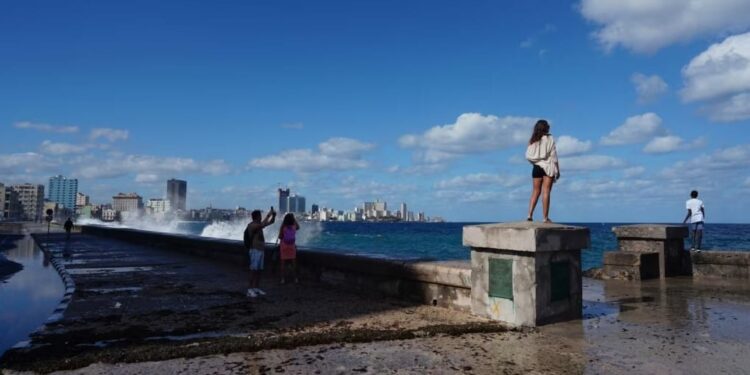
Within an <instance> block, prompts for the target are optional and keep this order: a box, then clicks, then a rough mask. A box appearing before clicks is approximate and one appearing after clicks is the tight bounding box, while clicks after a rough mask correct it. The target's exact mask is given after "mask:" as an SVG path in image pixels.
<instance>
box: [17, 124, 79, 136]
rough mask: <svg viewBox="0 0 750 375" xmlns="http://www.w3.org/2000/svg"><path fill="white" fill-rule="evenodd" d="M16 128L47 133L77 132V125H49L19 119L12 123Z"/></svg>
mask: <svg viewBox="0 0 750 375" xmlns="http://www.w3.org/2000/svg"><path fill="white" fill-rule="evenodd" d="M13 126H14V127H16V128H18V129H32V130H38V131H42V132H48V133H76V132H78V127H77V126H69V125H51V124H44V123H38V122H30V121H19V122H16V123H14V124H13Z"/></svg>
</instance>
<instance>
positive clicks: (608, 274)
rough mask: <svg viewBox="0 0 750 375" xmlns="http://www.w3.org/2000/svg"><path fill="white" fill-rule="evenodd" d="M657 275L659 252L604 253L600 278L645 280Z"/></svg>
mask: <svg viewBox="0 0 750 375" xmlns="http://www.w3.org/2000/svg"><path fill="white" fill-rule="evenodd" d="M658 277H659V253H656V252H652V253H642V252H631V251H610V252H606V253H604V269H603V274H602V278H604V279H617V280H646V279H653V278H658Z"/></svg>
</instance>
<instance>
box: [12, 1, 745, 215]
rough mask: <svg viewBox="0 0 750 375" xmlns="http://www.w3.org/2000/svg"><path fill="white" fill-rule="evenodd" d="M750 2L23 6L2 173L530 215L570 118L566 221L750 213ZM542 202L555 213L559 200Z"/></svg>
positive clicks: (248, 199) (235, 201) (16, 13)
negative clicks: (536, 173) (546, 143)
mask: <svg viewBox="0 0 750 375" xmlns="http://www.w3.org/2000/svg"><path fill="white" fill-rule="evenodd" d="M748 12H750V4H748V3H747V2H741V1H734V0H705V1H703V0H695V1H692V2H683V1H664V2H661V3H659V4H656V5H654V4H652V2H650V1H645V0H632V1H628V2H622V1H617V0H583V1H574V2H549V1H512V2H489V1H484V2H482V1H478V2H472V3H456V2H447V1H409V2H405V1H364V2H345V1H330V2H309V1H299V2H297V1H274V2H271V1H268V2H239V1H238V2H231V1H226V2H188V1H179V2H167V1H164V2H158V3H154V2H127V3H115V2H77V1H72V2H66V3H59V2H36V1H28V2H12V3H5V4H3V5H2V7H0V138H1V139H2V141H1V142H0V182H5V183H15V182H36V183H45V184H46V181H47V179H48V177H49V176H50V175H53V174H57V173H62V174H64V175H66V176H70V177H76V178H78V179H79V189H80V191H82V192H84V193H87V194H90V195H91V196H92V198H93V200H94V201H95V202H109V201H110V200H111V196H112V195H113V194H116V193H117V192H120V191H135V192H138V193H140V194H141V195H143V196H144V197H145V198H150V197H161V196H163V195H164V193H165V188H166V182H165V181H166V179H168V178H171V177H177V178H183V179H186V180H188V194H189V196H188V205H189V206H190V207H193V208H197V207H203V206H206V205H208V204H211V205H213V206H214V207H235V206H238V205H240V206H244V207H248V208H250V207H265V206H268V205H270V204H273V202H274V190H275V188H276V187H277V186H279V185H281V186H289V187H291V188H292V190H293V192H298V193H299V194H302V195H304V196H306V197H307V201H308V202H309V203H318V204H320V205H321V206H328V207H335V208H338V209H350V208H352V207H354V206H355V205H357V204H361V202H362V201H364V200H374V199H382V200H386V201H387V202H389V204H390V205H391V206H393V207H394V208H395V206H397V204H398V203H400V202H402V201H404V202H407V204H408V205H409V207H410V209H413V210H414V211H425V212H426V213H427V214H428V215H440V216H443V217H445V218H446V219H448V220H471V221H474V220H476V221H495V220H503V221H504V220H515V219H521V218H524V217H525V211H526V205H527V201H528V195H529V191H530V184H531V181H530V169H531V168H530V166H529V164H528V163H527V162H526V161H525V160H524V159H523V153H524V149H525V143H526V140H527V139H528V135H529V133H530V127H531V126H532V125H533V123H534V122H535V121H536V119H538V118H546V119H548V120H550V122H551V123H552V133H553V135H554V136H555V137H556V138H557V142H558V149H559V151H560V153H561V154H562V156H561V166H560V167H561V170H562V179H561V180H560V181H559V183H558V184H556V186H555V188H554V190H553V208H552V214H551V216H552V218H553V219H554V220H558V221H567V222H574V221H593V222H597V221H635V222H653V221H659V222H663V221H672V222H674V221H679V220H681V219H682V217H683V215H684V201H685V199H687V196H688V194H689V191H690V190H691V189H697V190H699V191H700V192H701V197H702V198H703V199H704V200H705V201H706V209H707V219H708V220H710V221H715V222H747V214H746V213H745V212H747V210H748V208H750V204H749V203H748V199H747V198H746V197H745V196H746V195H747V194H748V193H750V136H749V135H748V134H747V131H746V129H747V127H748V124H750V33H748V32H749V31H750V18H748V17H744V16H742V15H746V14H750V13H748ZM537 216H540V214H537Z"/></svg>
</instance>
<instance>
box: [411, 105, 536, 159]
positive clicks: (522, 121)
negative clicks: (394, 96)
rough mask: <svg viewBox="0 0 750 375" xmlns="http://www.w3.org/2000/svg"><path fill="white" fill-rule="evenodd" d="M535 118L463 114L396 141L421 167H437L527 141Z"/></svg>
mask: <svg viewBox="0 0 750 375" xmlns="http://www.w3.org/2000/svg"><path fill="white" fill-rule="evenodd" d="M535 122H536V119H535V118H531V117H515V116H506V117H498V116H493V115H488V116H485V115H482V114H480V113H464V114H462V115H460V116H458V118H457V119H456V122H454V123H452V124H447V125H440V126H435V127H433V128H430V129H428V130H427V131H425V132H424V133H422V134H407V135H404V136H402V137H401V138H399V140H398V143H399V144H400V145H401V147H403V148H410V149H415V150H416V152H415V159H416V160H417V161H419V162H422V163H440V162H444V161H448V160H451V159H455V158H457V157H460V156H463V155H467V154H477V153H483V152H489V151H495V150H500V149H504V148H508V147H510V146H514V145H519V144H524V143H526V142H527V141H528V138H529V134H530V133H531V130H532V128H533V127H534V123H535Z"/></svg>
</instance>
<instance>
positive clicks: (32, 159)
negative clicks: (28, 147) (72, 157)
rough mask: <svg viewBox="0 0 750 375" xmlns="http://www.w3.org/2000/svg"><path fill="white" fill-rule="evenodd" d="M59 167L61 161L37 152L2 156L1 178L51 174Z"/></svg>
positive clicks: (0, 160)
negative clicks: (50, 172)
mask: <svg viewBox="0 0 750 375" xmlns="http://www.w3.org/2000/svg"><path fill="white" fill-rule="evenodd" d="M58 165H59V160H57V158H56V159H54V160H53V159H49V158H47V157H45V156H44V155H42V154H39V153H35V152H21V153H14V154H0V173H2V174H0V177H2V178H3V179H8V178H7V177H8V176H11V175H31V174H36V173H41V172H49V171H51V170H52V169H54V168H56V167H57V166H58ZM0 182H2V181H0Z"/></svg>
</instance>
